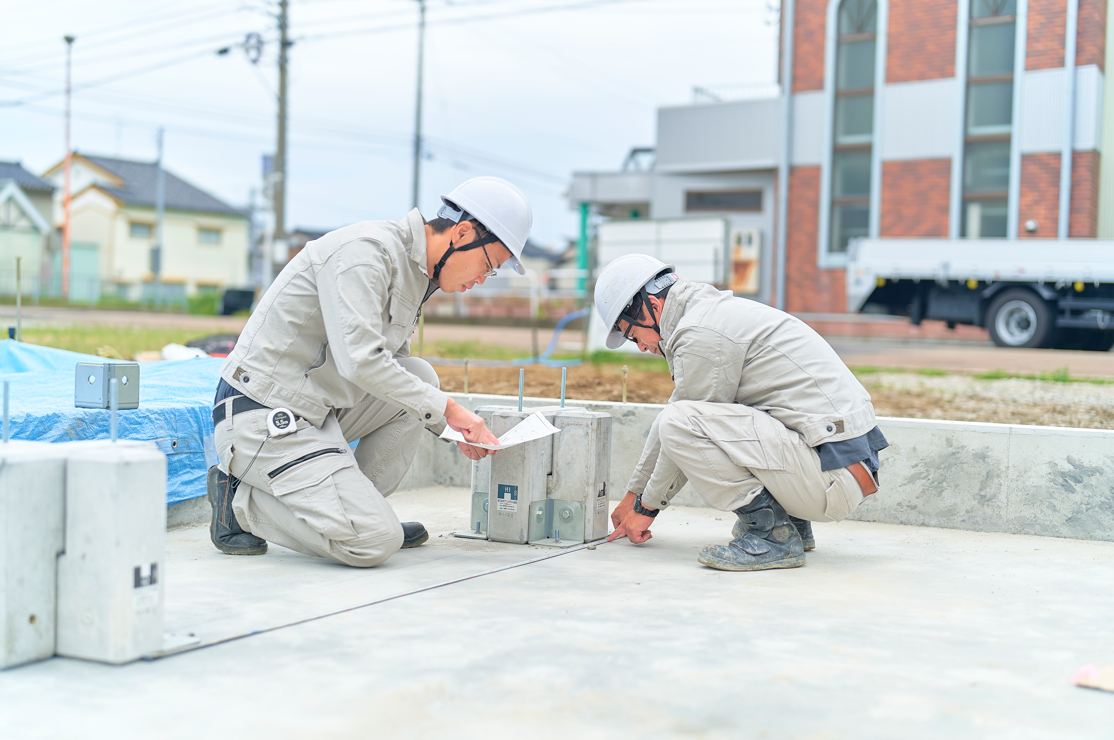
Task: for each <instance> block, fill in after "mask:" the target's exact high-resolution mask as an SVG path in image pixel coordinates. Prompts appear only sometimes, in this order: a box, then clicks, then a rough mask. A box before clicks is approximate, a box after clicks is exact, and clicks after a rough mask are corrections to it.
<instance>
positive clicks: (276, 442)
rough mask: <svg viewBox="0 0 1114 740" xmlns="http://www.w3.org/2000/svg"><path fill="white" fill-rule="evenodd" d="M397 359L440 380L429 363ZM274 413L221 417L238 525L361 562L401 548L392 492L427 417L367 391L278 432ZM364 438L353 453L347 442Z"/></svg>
mask: <svg viewBox="0 0 1114 740" xmlns="http://www.w3.org/2000/svg"><path fill="white" fill-rule="evenodd" d="M397 361H398V363H399V364H400V365H402V367H403V368H405V369H406V370H407V371H409V372H411V373H413V374H414V375H417V376H418V377H419V378H421V379H422V380H423V381H425V382H427V383H429V384H430V385H434V386H439V382H438V379H437V373H436V372H434V370H433V368H432V367H431V366H430V364H429V363H428V362H425V361H424V360H421V359H418V358H415V357H402V358H397ZM268 413H269V411H268V410H267V409H256V410H253V411H244V412H242V413H239V414H236V415H235V416H234V417H233V416H232V415H230V414H229V415H226V416H225V419H224V420H223V421H222V422H220V423H219V424H217V425H216V432H215V435H214V441H215V443H216V447H217V454H218V457H219V458H220V467H221V470H223V471H225V472H230V473H231V474H232V475H234V476H236V477H237V478H239V479H240V486H239V488H238V489H237V491H236V498H235V499H233V501H232V509H233V511H235V513H236V520H237V521H238V522H239V523H240V526H241V527H243V528H244V529H245V530H247V531H249V532H251V533H252V534H254V535H255V536H257V537H262V538H263V539H265V540H267V541H268V542H273V543H275V544H277V545H282V546H283V547H288V548H290V549H291V550H297V551H298V552H302V553H306V554H307V555H318V556H320V557H324V558H329V559H330V560H335V561H336V562H338V563H343V564H345V565H351V566H355V567H358V568H369V567H372V566H375V565H379V564H380V563H382V562H383V561H385V560H386V559H387V558H389V557H390V556H391V555H393V554H394V553H395V552H396V551H397V550H398V549H399V548H400V547H401V546H402V525H401V524H400V523H399V521H398V517H397V516H395V512H394V510H393V509H391V506H390V504H388V503H387V501H386V498H385V497H386V496H389V495H391V493H393V492H394V490H395V488H397V487H398V484H399V483H400V482H401V481H402V477H403V476H404V475H406V471H407V470H409V469H410V464H411V463H412V462H413V460H414V455H415V453H416V452H417V449H418V440H419V437H420V435H421V433H422V428H423V427H424V423H423V422H422V421H421V420H420V419H418V418H417V417H415V416H414V415H413V414H410V413H407V412H406V411H404V410H403V409H402V408H400V407H398V406H395V405H394V404H391V403H389V402H387V401H384V400H382V399H380V398H376V397H374V396H370V395H369V396H366V397H364V399H363V400H362V401H361V402H360V403H358V404H357V405H356V406H354V407H353V408H350V409H344V410H341V411H335V412H333V413H330V414H329V415H328V416H327V417H326V418H325V421H324V423H323V424H322V425H321V427H320V428H318V427H315V426H313V425H312V424H310V423H309V422H307V421H306V420H305V419H299V420H298V430H297V431H296V432H293V433H291V434H288V435H286V436H283V437H274V438H271V437H268V435H267V415H268ZM356 440H359V441H360V443H359V445H358V446H357V447H356V449H355V450H354V451H353V450H351V449H350V448H349V446H348V444H349V443H350V442H354V441H356ZM253 458H254V460H253Z"/></svg>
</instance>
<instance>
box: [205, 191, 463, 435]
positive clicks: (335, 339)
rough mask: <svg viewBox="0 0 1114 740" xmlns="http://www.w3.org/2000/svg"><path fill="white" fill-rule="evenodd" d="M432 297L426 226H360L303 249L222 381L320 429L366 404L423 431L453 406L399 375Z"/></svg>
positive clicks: (253, 321) (251, 324)
mask: <svg viewBox="0 0 1114 740" xmlns="http://www.w3.org/2000/svg"><path fill="white" fill-rule="evenodd" d="M429 287H430V280H429V277H428V275H427V274H426V239H425V222H424V220H423V219H422V215H421V214H420V213H418V211H417V209H414V210H413V211H410V213H409V214H407V216H406V218H404V219H403V220H401V221H397V222H395V221H363V222H361V223H358V224H353V225H352V226H347V227H345V228H343V229H337V230H336V231H332V232H330V233H328V234H326V235H325V236H323V237H321V238H320V239H316V240H314V241H311V242H309V243H308V244H306V246H305V248H304V249H302V251H301V252H299V253H298V254H297V255H296V256H295V257H294V259H292V260H290V263H289V264H287V266H286V267H285V268H283V270H282V272H280V273H279V275H278V277H277V278H276V279H275V282H274V283H273V284H272V285H271V287H270V288H269V289H268V290H267V292H266V294H264V296H263V298H262V300H260V302H259V306H258V307H257V308H256V309H255V312H254V313H252V315H251V318H250V319H249V320H248V324H247V326H246V327H244V331H243V333H242V334H240V339H239V341H238V342H236V348H235V349H234V350H233V351H232V354H230V355H229V356H228V360H227V361H226V362H225V363H224V365H223V366H222V367H221V377H222V378H224V379H225V380H226V381H228V383H229V384H230V385H232V387H233V388H235V389H236V390H238V391H240V392H241V393H243V394H244V395H245V396H248V397H250V398H253V399H255V400H256V401H258V402H259V403H262V404H264V405H266V406H270V407H272V408H274V407H278V406H282V407H285V408H288V409H290V410H291V411H293V412H294V413H295V414H296V415H298V416H302V417H305V418H306V420H308V421H309V422H310V423H311V424H313V425H314V426H318V427H319V426H321V424H322V422H324V420H325V417H326V416H327V415H328V414H329V412H330V411H331V410H333V409H346V408H352V407H353V406H355V405H356V404H357V403H359V402H360V401H361V400H362V399H364V398H365V397H366V396H367V395H369V394H370V395H372V396H375V397H377V398H382V399H385V400H387V401H391V402H393V403H396V404H398V405H399V406H401V407H402V408H403V409H405V410H406V411H408V412H410V413H413V414H415V415H417V417H418V418H420V419H422V420H423V421H424V422H425V424H426V425H427V426H435V425H437V424H438V423H439V421H440V420H441V419H442V418H443V416H444V413H445V404H446V403H447V402H448V396H447V395H446V394H445V393H443V392H441V391H440V390H438V389H437V388H434V387H433V386H432V385H429V384H428V383H424V382H422V381H421V380H419V379H418V377H417V376H415V375H413V374H411V373H408V372H407V371H405V370H403V369H402V367H401V366H400V365H399V364H398V362H396V361H395V358H396V357H406V356H408V355H409V354H410V336H411V334H413V332H414V326H415V325H416V324H417V321H418V311H419V309H420V308H421V305H422V301H423V300H424V298H425V295H426V291H427V290H428V289H429Z"/></svg>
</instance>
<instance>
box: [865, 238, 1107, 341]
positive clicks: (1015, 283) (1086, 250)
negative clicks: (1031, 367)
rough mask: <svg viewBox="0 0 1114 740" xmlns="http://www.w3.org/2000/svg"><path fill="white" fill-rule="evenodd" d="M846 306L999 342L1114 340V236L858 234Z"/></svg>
mask: <svg viewBox="0 0 1114 740" xmlns="http://www.w3.org/2000/svg"><path fill="white" fill-rule="evenodd" d="M847 310H848V311H851V312H863V313H884V314H891V315H897V316H908V317H909V319H910V321H912V323H913V324H919V323H920V322H921V321H922V320H924V319H937V320H940V321H946V322H947V324H948V326H949V327H953V328H954V327H955V325H956V324H972V325H974V326H984V327H986V328H987V330H988V331H989V332H990V338H991V339H992V340H993V341H994V343H995V344H997V345H998V346H999V347H1045V348H1055V349H1078V350H1092V351H1097V352H1106V351H1108V350H1109V349H1110V348H1111V347H1114V242H1110V241H1097V240H1093V239H1065V240H1052V239H1022V240H1005V239H859V240H855V241H853V242H852V244H851V247H850V250H849V253H848V263H847Z"/></svg>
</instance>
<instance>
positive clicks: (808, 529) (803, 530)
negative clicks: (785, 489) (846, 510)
mask: <svg viewBox="0 0 1114 740" xmlns="http://www.w3.org/2000/svg"><path fill="white" fill-rule="evenodd" d="M789 521H791V522H793V527H794V528H795V529H796V530H797V534H799V535H801V542H802V543H803V544H804V546H805V552H808V551H809V550H815V549H816V537H814V536H813V534H812V522H810V521H809V520H808V519H798V518H797V517H795V516H793V515H792V514H790V515H789ZM744 531H746V530H744V529H743V523H742V522H741V521H738V520H736V521H735V526H734V527H732V528H731V539H733V540H737V539H739V538H740V537H742V536H743V532H744Z"/></svg>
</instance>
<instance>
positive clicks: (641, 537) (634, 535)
mask: <svg viewBox="0 0 1114 740" xmlns="http://www.w3.org/2000/svg"><path fill="white" fill-rule="evenodd" d="M653 536H654V535H652V534H650V530H648V529H644V530H642V531H641V532H631V533H629V534H628V535H627V539H628V540H630V541H631V542H633V543H634V544H636V545H641V544H642V543H643V542H645V541H646V540H648V539H650V538H651V537H653Z"/></svg>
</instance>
